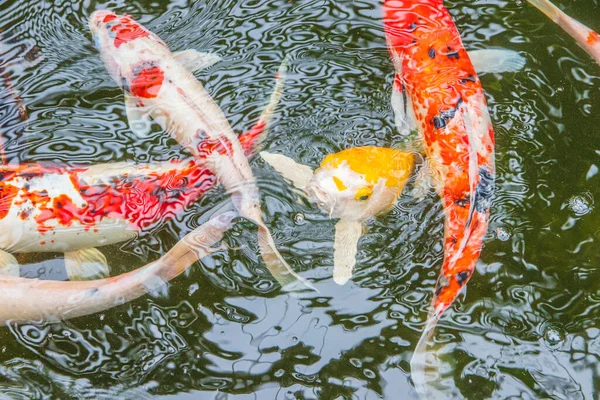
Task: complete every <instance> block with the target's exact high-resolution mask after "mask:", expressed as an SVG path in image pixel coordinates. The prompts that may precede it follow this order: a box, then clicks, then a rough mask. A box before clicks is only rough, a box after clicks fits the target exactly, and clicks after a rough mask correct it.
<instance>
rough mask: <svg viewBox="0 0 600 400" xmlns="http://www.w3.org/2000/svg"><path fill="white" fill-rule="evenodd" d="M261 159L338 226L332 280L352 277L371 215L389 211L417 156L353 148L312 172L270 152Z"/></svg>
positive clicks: (344, 281) (326, 158)
mask: <svg viewBox="0 0 600 400" xmlns="http://www.w3.org/2000/svg"><path fill="white" fill-rule="evenodd" d="M260 155H261V157H262V158H263V159H264V160H265V161H266V162H267V163H268V164H270V165H271V166H272V167H273V168H275V170H276V171H277V172H279V173H280V174H281V175H283V177H285V178H286V179H288V180H289V181H291V182H292V183H293V184H294V186H296V187H297V188H298V189H300V190H301V191H302V192H303V193H304V194H306V195H307V196H308V197H309V199H311V200H312V201H314V202H316V203H317V205H318V206H319V208H320V209H321V210H322V211H323V212H325V213H327V214H329V216H330V217H331V218H339V221H338V222H337V224H336V225H335V238H334V253H333V280H334V281H335V282H336V283H338V284H340V285H343V284H345V283H346V282H348V280H349V279H350V278H351V277H352V271H353V270H354V265H355V264H356V252H357V251H358V241H359V239H360V237H361V235H362V232H363V224H364V222H365V221H366V220H368V219H369V218H371V217H373V216H375V215H379V214H382V213H385V212H387V211H389V210H390V209H391V208H392V206H393V205H394V203H395V202H396V200H397V199H398V197H399V196H400V194H401V193H402V190H403V189H404V186H405V185H406V182H407V181H408V179H409V178H410V176H411V173H412V171H413V168H414V154H413V153H410V152H404V151H400V150H396V149H390V148H384V147H374V146H366V147H355V148H351V149H347V150H343V151H340V152H339V153H335V154H330V155H328V156H327V157H325V158H324V159H323V161H322V162H321V165H320V167H319V168H318V169H317V170H316V171H314V172H313V170H312V169H311V168H310V167H308V166H306V165H301V164H298V163H296V162H295V161H294V160H292V159H290V158H289V157H286V156H283V155H279V154H271V153H268V152H266V151H262V152H261V153H260Z"/></svg>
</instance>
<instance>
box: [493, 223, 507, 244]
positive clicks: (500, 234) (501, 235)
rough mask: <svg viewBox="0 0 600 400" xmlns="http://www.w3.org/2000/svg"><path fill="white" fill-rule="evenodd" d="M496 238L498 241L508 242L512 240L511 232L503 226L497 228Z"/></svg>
mask: <svg viewBox="0 0 600 400" xmlns="http://www.w3.org/2000/svg"><path fill="white" fill-rule="evenodd" d="M496 237H497V238H498V240H501V241H503V242H506V241H507V240H508V239H510V231H509V230H508V229H506V228H504V227H502V226H499V227H498V228H496Z"/></svg>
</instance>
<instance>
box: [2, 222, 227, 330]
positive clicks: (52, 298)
mask: <svg viewBox="0 0 600 400" xmlns="http://www.w3.org/2000/svg"><path fill="white" fill-rule="evenodd" d="M234 218H235V213H224V214H221V215H218V216H215V217H213V218H211V219H210V220H209V221H208V222H206V223H205V224H203V225H201V226H200V227H198V228H196V229H195V230H194V231H192V232H190V233H189V234H187V235H186V236H185V237H184V238H183V239H181V240H180V241H179V242H178V243H177V244H176V245H175V246H174V247H173V248H172V249H171V250H170V251H169V252H167V253H166V254H165V255H164V256H162V257H161V258H160V259H158V260H156V261H154V262H151V263H150V264H148V265H146V266H144V267H141V268H138V269H136V270H134V271H131V272H127V273H125V274H122V275H119V276H115V277H111V278H106V279H97V280H93V281H82V282H69V281H67V282H61V281H49V280H38V279H26V278H19V277H14V276H3V275H0V304H2V307H0V325H4V324H9V323H19V322H38V323H39V322H57V321H61V320H65V319H71V318H75V317H80V316H84V315H90V314H93V313H97V312H101V311H104V310H107V309H109V308H112V307H115V306H117V305H120V304H124V303H126V302H129V301H131V300H133V299H135V298H138V297H140V296H142V295H144V294H146V293H149V292H154V291H157V290H160V289H161V288H162V287H163V285H164V284H165V283H166V282H168V281H170V280H171V279H173V278H175V277H176V276H178V275H179V274H181V273H182V272H183V271H185V270H186V269H187V268H189V267H190V266H191V265H192V264H193V263H195V262H196V261H197V260H199V259H200V258H202V257H204V256H206V255H208V254H210V253H211V252H212V250H211V246H213V245H214V244H216V243H217V242H219V241H220V240H221V239H222V237H223V234H224V233H225V232H226V231H227V230H228V229H229V228H230V227H231V226H232V224H233V219H234Z"/></svg>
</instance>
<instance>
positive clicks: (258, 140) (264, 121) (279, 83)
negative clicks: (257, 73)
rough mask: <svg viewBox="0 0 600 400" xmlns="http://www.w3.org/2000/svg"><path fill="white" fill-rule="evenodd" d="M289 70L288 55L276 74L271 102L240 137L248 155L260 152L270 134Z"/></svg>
mask: <svg viewBox="0 0 600 400" xmlns="http://www.w3.org/2000/svg"><path fill="white" fill-rule="evenodd" d="M287 70H288V57H287V56H286V57H285V58H284V59H283V61H282V62H281V65H280V66H279V69H278V70H277V74H276V75H275V88H274V89H273V93H271V97H270V99H269V103H268V104H267V106H266V107H265V108H264V110H263V112H262V113H261V114H260V117H259V118H258V121H256V124H254V126H253V127H252V128H251V129H250V130H249V131H248V132H245V133H243V134H241V135H240V136H239V137H238V138H239V140H240V143H241V144H242V147H243V148H244V151H245V152H246V155H247V156H250V155H253V154H256V153H258V152H259V150H260V148H261V146H262V144H263V142H264V141H265V139H266V138H267V135H268V134H269V125H270V123H271V120H272V119H273V115H274V114H275V107H277V104H279V100H280V99H281V95H282V94H283V88H284V85H285V78H286V76H287Z"/></svg>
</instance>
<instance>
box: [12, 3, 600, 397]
mask: <svg viewBox="0 0 600 400" xmlns="http://www.w3.org/2000/svg"><path fill="white" fill-rule="evenodd" d="M446 3H447V6H448V7H449V8H450V10H451V12H452V15H453V16H454V18H455V21H456V23H457V26H458V27H459V30H460V31H461V33H462V35H463V38H464V41H465V44H466V46H467V48H468V49H475V48H485V47H506V48H511V49H514V50H517V51H520V52H522V54H523V55H525V56H526V57H527V61H528V62H527V66H526V68H525V70H524V71H522V72H519V73H515V74H505V75H484V76H482V82H483V85H484V88H485V90H486V93H487V96H488V101H489V107H490V112H491V115H492V119H493V121H494V125H495V129H496V136H497V169H498V175H499V176H498V180H497V195H496V197H495V200H494V204H493V209H492V221H491V227H490V232H489V235H488V238H487V241H486V245H485V248H484V251H483V253H482V258H481V261H480V263H479V265H478V268H477V274H476V275H475V276H474V278H473V279H472V280H471V282H470V283H469V286H468V294H467V295H466V296H465V297H464V298H463V299H462V301H461V302H459V303H457V304H456V305H455V306H454V307H453V308H452V310H450V311H449V312H448V313H447V314H446V315H445V317H444V318H443V319H442V321H441V323H440V326H439V329H438V331H437V333H436V335H435V342H436V344H435V346H434V348H435V349H436V352H437V353H438V354H439V356H440V357H441V360H442V366H443V367H442V371H441V372H442V375H443V376H442V381H443V383H444V384H448V385H453V386H456V387H457V388H458V389H459V390H460V392H461V393H462V394H463V395H464V396H465V397H466V398H469V399H483V398H497V399H505V398H515V399H516V398H519V399H533V398H557V399H580V398H581V399H583V398H590V399H591V398H595V397H594V396H596V393H598V392H599V391H600V378H599V377H598V375H599V372H598V371H599V370H600V330H599V329H598V326H600V310H599V305H600V287H599V286H598V282H599V279H598V278H599V277H600V273H599V272H598V266H599V265H600V252H599V251H598V244H597V243H598V240H600V228H599V226H600V224H599V212H600V211H598V198H599V196H600V189H599V188H600V185H599V181H600V173H599V168H600V139H599V138H598V135H597V126H598V125H599V124H600V117H599V115H600V91H599V90H598V87H599V86H600V79H599V78H598V77H600V69H599V67H598V65H596V64H595V63H594V62H593V61H592V60H591V59H590V58H589V57H588V56H587V54H585V52H583V51H582V50H581V49H580V48H579V47H578V46H577V45H576V44H575V43H574V42H573V41H572V40H571V38H570V37H568V36H567V35H566V34H565V33H564V32H563V31H562V30H561V29H560V28H559V27H557V26H555V25H554V24H553V23H552V22H550V21H548V20H547V19H546V18H545V17H544V16H543V15H542V14H540V13H539V12H538V11H537V10H535V9H533V8H531V7H530V6H528V5H527V3H526V2H524V1H518V2H512V1H503V0H493V1H486V2H480V1H478V2H472V1H466V0H454V1H447V2H446ZM556 3H558V4H559V5H560V6H561V7H564V9H565V11H566V12H567V13H569V14H571V15H573V16H574V17H576V18H578V19H579V20H581V22H583V23H585V24H587V25H589V26H592V27H595V28H596V29H600V26H599V25H598V23H597V21H599V20H600V7H599V6H600V4H599V3H598V2H597V1H596V0H582V1H578V2H567V1H564V0H562V1H558V0H557V1H556ZM96 8H112V9H113V10H114V11H117V12H119V13H130V14H132V15H134V16H135V17H136V18H138V19H139V20H140V21H141V22H142V23H144V24H146V25H147V26H148V27H149V28H150V29H151V30H153V31H154V32H156V33H157V34H158V35H159V36H160V37H162V38H163V39H164V40H165V41H166V42H167V43H169V45H170V47H171V49H172V50H174V51H178V50H184V49H187V48H195V49H198V50H201V51H213V52H215V53H217V54H219V55H221V57H222V58H223V61H222V62H221V63H219V64H218V65H215V66H213V67H211V68H209V69H208V70H206V71H202V72H201V73H199V74H197V76H198V78H199V79H200V81H201V82H203V84H205V85H206V88H207V90H208V91H209V93H211V95H212V96H213V97H214V98H215V100H216V101H217V103H218V104H219V105H220V106H221V107H222V109H223V110H224V112H225V114H226V115H227V116H228V118H229V120H230V122H231V124H232V126H233V127H234V129H235V130H236V131H238V132H241V131H244V130H246V129H248V128H250V127H251V126H252V123H253V122H254V121H255V120H256V119H257V118H258V115H259V113H260V110H261V107H262V106H263V105H264V104H265V103H266V101H267V99H268V96H269V93H270V89H271V87H272V85H273V74H274V72H275V71H276V69H277V67H278V64H279V62H280V61H281V60H282V58H283V56H284V55H285V54H289V55H290V57H291V60H292V62H291V71H290V74H289V78H288V80H287V82H286V89H285V94H284V97H283V99H282V102H281V104H280V106H279V107H278V112H277V118H276V121H275V124H274V126H273V129H272V130H271V132H270V136H269V138H268V140H267V142H266V144H265V146H266V148H267V149H268V150H269V151H272V152H281V153H284V154H286V155H288V156H290V157H292V158H294V159H296V160H298V161H300V162H302V163H305V164H308V165H312V166H316V165H318V163H319V161H320V160H321V159H322V157H323V156H324V155H325V154H328V153H331V152H335V151H339V150H342V149H344V148H347V147H350V146H358V145H379V146H390V145H393V144H395V143H396V138H395V137H394V135H395V129H394V127H393V119H392V115H391V107H390V104H389V94H390V90H391V82H392V74H393V69H392V65H391V62H390V60H389V58H388V55H387V51H386V48H385V39H384V36H383V32H382V28H381V21H380V18H381V15H380V5H379V2H378V1H376V0H359V1H353V2H340V1H337V2H336V1H332V0H305V1H301V2H300V1H298V2H290V1H287V0H268V1H255V0H220V1H212V0H211V1H206V2H200V1H196V2H188V1H138V2H123V1H121V0H110V1H103V2H98V3H96V2H90V1H72V2H71V1H62V2H61V1H53V2H38V1H5V2H0V30H1V39H2V46H1V51H0V62H2V69H3V70H2V71H0V72H1V74H0V75H2V77H3V82H5V81H6V80H5V77H6V76H9V77H10V81H11V82H12V88H7V85H6V84H4V85H3V87H2V88H0V90H1V91H2V96H1V97H0V98H1V99H2V100H1V101H0V129H2V132H1V133H2V140H3V144H4V153H5V157H6V159H7V161H9V162H24V161H57V162H64V163H69V164H90V163H98V162H111V161H117V160H126V159H127V160H135V161H138V162H147V161H158V160H167V159H176V158H181V157H183V156H186V155H187V154H186V153H185V152H184V151H183V150H182V149H181V148H180V147H178V146H177V144H176V143H175V142H174V141H172V140H170V139H168V138H167V137H166V135H163V134H162V133H161V132H160V130H159V129H157V128H156V129H154V130H153V132H152V134H151V135H150V136H149V137H148V138H144V139H140V138H137V137H136V136H135V135H134V134H133V133H132V132H131V131H130V130H129V128H128V126H127V122H126V118H125V111H124V107H123V98H122V94H121V92H120V91H119V89H117V88H116V87H115V85H114V83H113V82H112V81H111V79H110V78H109V76H108V75H107V74H106V72H105V70H104V67H103V65H102V62H101V61H100V58H99V57H98V54H97V52H96V51H95V50H94V48H93V47H92V45H91V39H90V35H89V33H88V31H87V27H86V20H87V16H88V15H89V14H90V13H91V12H92V11H93V10H94V9H96ZM7 74H8V75H7ZM15 93H17V94H19V95H20V97H21V98H22V101H23V103H24V104H25V105H26V107H27V113H28V116H29V118H28V119H27V120H26V121H23V120H22V118H21V117H20V114H19V110H18V101H17V97H15V95H14V94H15ZM252 166H253V169H254V171H255V174H256V176H257V179H258V182H259V186H260V188H261V195H262V200H263V204H264V207H263V209H264V211H265V214H266V219H267V221H268V223H269V225H270V226H271V227H272V228H273V232H274V234H275V238H276V241H277V244H278V247H279V248H280V250H281V252H282V254H283V255H284V257H285V258H286V259H287V260H289V262H290V264H291V265H292V266H293V267H294V268H295V269H296V270H298V271H300V272H301V273H302V274H303V275H304V276H306V277H309V278H311V279H312V280H313V281H314V282H315V286H316V287H317V288H318V289H319V293H311V294H305V295H302V296H300V297H299V298H295V297H290V296H289V295H286V294H283V293H281V292H280V290H279V288H278V287H277V285H276V284H274V283H273V281H272V280H271V278H270V277H269V275H268V273H267V272H266V270H265V268H264V267H263V265H262V264H261V263H260V262H259V259H258V257H257V255H256V243H255V239H254V236H255V235H253V232H254V231H253V229H254V228H253V227H252V226H251V225H248V224H243V223H240V224H239V225H238V226H236V228H235V229H234V230H233V231H232V232H230V233H228V235H227V240H226V242H227V243H228V244H229V248H228V249H226V250H223V251H220V252H218V253H216V254H215V255H214V256H213V257H210V258H207V259H205V260H204V261H203V262H202V263H201V264H198V265H197V266H196V267H195V268H193V269H192V270H191V271H189V273H188V274H186V275H185V276H182V277H179V278H178V279H176V280H175V281H173V282H172V283H171V284H170V285H169V287H168V289H167V290H165V291H164V292H161V293H156V294H154V296H146V297H144V298H141V299H139V300H137V301H134V302H132V303H131V304H127V305H123V306H119V307H116V308H114V309H112V310H109V311H107V312H105V313H103V314H101V315H93V316H89V317H85V318H79V319H76V320H73V321H68V322H65V323H60V324H51V325H38V324H23V325H20V326H12V325H11V326H10V327H8V328H0V398H4V397H6V398H17V399H19V398H57V397H60V398H117V397H119V398H132V399H133V398H136V399H137V398H146V397H154V396H169V395H170V396H173V397H171V398H174V397H175V395H178V396H179V397H178V398H187V397H188V396H189V398H261V399H262V398H278V399H285V398H307V399H310V398H323V399H329V398H360V399H374V398H381V397H385V398H397V396H398V394H399V393H402V394H406V397H403V398H412V397H414V396H415V393H414V391H413V389H412V387H411V383H410V371H409V364H408V361H409V360H410V357H411V355H412V350H413V349H414V347H415V344H416V342H417V340H418V337H419V334H420V331H421V329H422V327H423V323H424V320H425V317H426V314H427V309H428V306H429V303H430V299H431V294H432V290H433V285H434V283H435V279H436V277H437V273H438V268H439V267H440V265H441V261H442V245H441V239H442V236H443V218H442V213H441V207H440V206H439V204H438V201H437V198H436V196H435V195H434V194H433V193H430V194H429V195H428V196H427V197H426V199H425V200H424V201H420V200H415V199H413V198H411V197H410V196H408V195H406V196H404V197H403V198H402V199H401V200H400V201H399V203H398V204H397V206H396V207H395V209H394V210H393V211H392V212H390V213H389V214H388V215H386V216H383V217H381V218H378V219H375V220H373V221H371V222H370V223H369V226H368V232H367V234H366V235H365V237H363V239H362V240H361V242H360V245H359V254H358V266H357V270H356V274H355V277H354V278H353V280H352V281H351V282H349V284H347V285H346V286H343V287H340V286H337V285H335V284H334V283H333V280H332V279H331V263H332V237H333V223H334V222H333V221H329V220H328V218H327V216H325V215H323V214H321V213H319V211H318V210H317V209H316V208H315V207H313V206H312V205H310V204H308V203H307V202H306V201H305V200H304V199H303V198H302V197H301V196H300V195H298V194H297V193H296V192H295V191H293V190H292V189H291V188H290V187H289V185H288V184H287V183H286V182H284V181H283V180H282V179H280V178H279V177H277V175H276V174H275V173H274V172H273V170H272V169H270V168H269V167H268V166H266V165H265V164H264V163H263V162H262V161H261V160H259V159H253V161H252ZM227 201H228V199H227V196H226V194H225V193H224V191H223V190H222V189H219V188H216V189H214V190H212V191H211V192H210V193H209V194H208V195H207V196H205V198H203V199H202V200H201V201H199V202H198V203H196V204H194V206H192V207H190V209H188V210H187V211H186V212H185V213H183V214H182V215H181V216H179V217H177V218H176V219H175V220H173V221H170V222H168V223H165V224H163V225H161V226H159V227H157V228H156V229H154V230H153V231H152V232H146V233H144V234H143V235H141V237H139V238H138V239H137V240H135V241H132V242H130V243H125V244H122V245H117V246H112V247H109V248H103V251H104V252H105V253H106V254H107V257H108V259H109V262H110V264H111V266H114V271H115V273H118V272H122V271H125V270H130V269H132V268H134V267H137V266H141V265H143V264H144V263H146V262H148V261H149V260H153V259H156V258H157V257H158V256H159V255H161V254H164V252H165V251H167V250H168V249H169V248H170V247H171V246H172V245H173V244H174V243H175V242H176V240H177V239H178V238H180V237H181V236H183V235H184V234H185V233H187V232H189V231H190V230H191V229H193V228H194V227H196V226H198V224H200V223H201V222H203V221H204V220H206V218H207V217H208V215H209V214H210V213H211V210H214V209H215V208H216V207H220V206H221V204H222V203H227ZM594 203H595V204H594ZM19 261H21V262H22V263H31V264H32V266H33V267H31V268H32V269H44V270H45V269H55V268H56V263H55V261H56V259H55V258H54V256H53V255H37V254H33V255H23V256H20V258H19ZM228 396H231V397H228Z"/></svg>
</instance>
